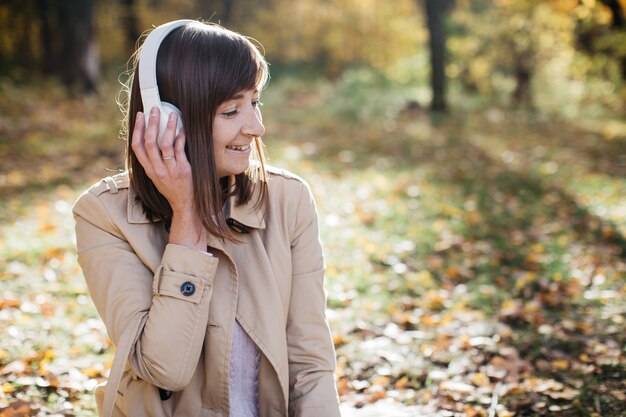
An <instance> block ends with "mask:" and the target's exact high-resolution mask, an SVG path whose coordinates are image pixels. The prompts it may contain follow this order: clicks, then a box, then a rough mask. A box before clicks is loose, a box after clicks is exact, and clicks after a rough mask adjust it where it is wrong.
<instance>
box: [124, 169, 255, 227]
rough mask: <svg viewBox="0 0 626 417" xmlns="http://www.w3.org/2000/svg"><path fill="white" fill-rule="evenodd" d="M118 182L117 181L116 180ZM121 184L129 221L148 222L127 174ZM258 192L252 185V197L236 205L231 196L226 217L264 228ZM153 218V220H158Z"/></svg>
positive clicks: (245, 224)
mask: <svg viewBox="0 0 626 417" xmlns="http://www.w3.org/2000/svg"><path fill="white" fill-rule="evenodd" d="M228 181H229V184H234V181H235V177H234V176H231V177H230V178H229V180H228ZM116 182H118V181H116ZM119 182H121V183H122V184H118V187H119V188H126V187H127V188H128V205H127V218H128V222H129V223H150V220H148V218H147V217H146V214H145V212H144V210H143V207H142V205H141V202H140V201H139V198H138V197H137V194H136V193H135V191H134V190H133V189H132V187H130V180H129V178H128V175H124V178H123V179H122V180H121V181H119ZM259 192H260V189H259V187H254V191H253V195H252V198H251V199H250V200H249V201H248V202H247V203H246V204H242V205H237V198H236V197H235V196H231V197H229V199H228V214H227V216H226V218H227V219H230V220H234V221H235V222H237V223H240V224H242V225H244V226H246V227H249V228H254V229H265V218H264V216H263V211H262V210H258V209H256V208H255V202H256V201H257V198H258V193H259ZM159 220H160V219H155V220H154V221H155V222H156V221H159Z"/></svg>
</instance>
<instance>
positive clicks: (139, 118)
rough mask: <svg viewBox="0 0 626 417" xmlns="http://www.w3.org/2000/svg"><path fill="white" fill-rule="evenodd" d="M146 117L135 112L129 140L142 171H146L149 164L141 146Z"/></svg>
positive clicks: (144, 150)
mask: <svg viewBox="0 0 626 417" xmlns="http://www.w3.org/2000/svg"><path fill="white" fill-rule="evenodd" d="M145 119H146V117H145V115H144V114H143V113H142V112H137V115H136V116H135V126H134V128H133V136H132V138H131V141H132V142H131V147H132V148H133V152H135V156H136V157H137V160H138V161H139V163H140V164H141V165H142V166H143V168H144V169H146V170H148V169H149V168H150V167H149V166H147V164H148V163H149V162H150V161H149V159H148V154H146V148H144V145H143V141H144V140H143V136H144V132H145V129H146V120H145Z"/></svg>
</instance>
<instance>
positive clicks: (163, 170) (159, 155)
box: [131, 107, 206, 251]
mask: <svg viewBox="0 0 626 417" xmlns="http://www.w3.org/2000/svg"><path fill="white" fill-rule="evenodd" d="M159 116H160V115H159V109H158V108H156V107H154V108H152V110H151V111H150V117H149V119H148V123H147V127H146V120H145V115H144V114H143V113H141V112H139V113H137V117H136V119H135V126H134V129H133V136H132V143H131V146H132V148H133V152H135V156H136V157H137V160H139V163H140V164H141V166H143V169H144V170H145V171H146V175H148V177H149V178H150V179H151V180H152V182H153V183H154V185H155V187H156V188H157V189H158V190H159V192H160V193H161V194H163V196H164V197H165V198H166V199H167V201H168V202H169V203H170V206H171V207H172V213H173V214H172V226H171V228H170V239H169V242H170V243H176V244H180V245H184V246H190V247H194V248H196V249H199V250H202V251H205V250H206V238H205V234H204V228H203V227H202V221H200V219H198V215H197V212H196V208H195V201H194V195H193V182H192V173H191V165H190V164H189V161H188V160H187V156H186V155H185V133H184V131H182V130H181V132H180V133H179V134H178V136H176V137H175V132H176V122H177V120H176V118H177V115H176V114H175V113H171V114H170V117H169V119H168V121H167V127H166V129H165V134H164V135H163V141H162V143H161V149H159V144H158V142H157V137H158V133H159Z"/></svg>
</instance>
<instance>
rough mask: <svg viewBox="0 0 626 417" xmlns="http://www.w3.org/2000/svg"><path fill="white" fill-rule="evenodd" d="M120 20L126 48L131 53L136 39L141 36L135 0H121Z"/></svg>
mask: <svg viewBox="0 0 626 417" xmlns="http://www.w3.org/2000/svg"><path fill="white" fill-rule="evenodd" d="M120 20H121V21H122V27H124V32H125V37H126V48H127V49H128V51H129V53H132V52H133V51H134V50H135V45H136V43H137V39H139V36H141V32H140V31H139V21H138V19H137V10H136V8H135V0H122V15H121V16H120Z"/></svg>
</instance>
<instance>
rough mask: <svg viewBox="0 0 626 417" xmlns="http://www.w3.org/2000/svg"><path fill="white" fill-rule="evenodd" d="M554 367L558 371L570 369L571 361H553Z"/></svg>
mask: <svg viewBox="0 0 626 417" xmlns="http://www.w3.org/2000/svg"><path fill="white" fill-rule="evenodd" d="M552 366H554V367H555V368H556V369H560V370H565V369H568V368H569V361H567V360H566V359H557V360H555V361H552Z"/></svg>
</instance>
